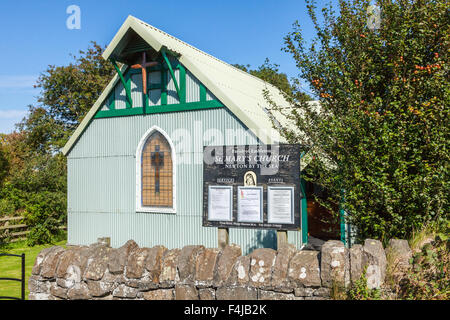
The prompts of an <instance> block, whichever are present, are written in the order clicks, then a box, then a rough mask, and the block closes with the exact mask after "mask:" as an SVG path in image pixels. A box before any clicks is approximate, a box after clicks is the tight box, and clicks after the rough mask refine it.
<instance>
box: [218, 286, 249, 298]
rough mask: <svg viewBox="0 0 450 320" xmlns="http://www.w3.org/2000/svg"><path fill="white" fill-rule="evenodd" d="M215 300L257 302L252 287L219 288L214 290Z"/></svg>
mask: <svg viewBox="0 0 450 320" xmlns="http://www.w3.org/2000/svg"><path fill="white" fill-rule="evenodd" d="M216 299H217V300H257V299H258V292H257V289H256V288H253V287H220V288H217V290H216Z"/></svg>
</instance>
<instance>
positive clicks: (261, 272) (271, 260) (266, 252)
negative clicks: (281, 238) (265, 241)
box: [249, 248, 277, 288]
mask: <svg viewBox="0 0 450 320" xmlns="http://www.w3.org/2000/svg"><path fill="white" fill-rule="evenodd" d="M276 256H277V252H276V251H275V250H273V249H268V248H261V249H256V250H254V251H253V252H252V253H251V254H250V259H251V260H250V275H249V277H250V285H252V286H254V287H257V288H261V287H270V283H271V277H272V267H273V266H274V264H275V259H276Z"/></svg>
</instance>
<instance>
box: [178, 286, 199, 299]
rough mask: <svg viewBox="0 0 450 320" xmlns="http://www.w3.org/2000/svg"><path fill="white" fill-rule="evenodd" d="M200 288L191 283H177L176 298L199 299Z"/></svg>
mask: <svg viewBox="0 0 450 320" xmlns="http://www.w3.org/2000/svg"><path fill="white" fill-rule="evenodd" d="M198 299H199V296H198V290H197V288H195V286H191V285H177V286H176V287H175V300H198Z"/></svg>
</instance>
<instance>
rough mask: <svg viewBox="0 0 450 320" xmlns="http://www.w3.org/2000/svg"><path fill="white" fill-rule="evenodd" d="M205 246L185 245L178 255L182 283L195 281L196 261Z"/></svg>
mask: <svg viewBox="0 0 450 320" xmlns="http://www.w3.org/2000/svg"><path fill="white" fill-rule="evenodd" d="M204 249H205V247H204V246H185V247H183V249H181V251H180V254H179V256H178V264H177V268H178V274H179V277H180V282H181V283H193V282H194V277H195V262H196V260H197V256H198V255H199V254H200V253H202V252H203V250H204Z"/></svg>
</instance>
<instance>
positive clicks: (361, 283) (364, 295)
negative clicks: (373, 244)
mask: <svg viewBox="0 0 450 320" xmlns="http://www.w3.org/2000/svg"><path fill="white" fill-rule="evenodd" d="M380 299H381V291H380V290H379V289H369V287H367V278H366V268H364V271H363V274H362V275H361V277H360V278H359V279H358V280H356V281H355V282H354V283H352V286H351V287H350V289H349V290H348V291H347V300H380Z"/></svg>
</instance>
